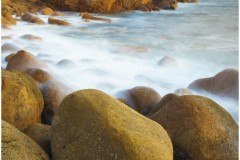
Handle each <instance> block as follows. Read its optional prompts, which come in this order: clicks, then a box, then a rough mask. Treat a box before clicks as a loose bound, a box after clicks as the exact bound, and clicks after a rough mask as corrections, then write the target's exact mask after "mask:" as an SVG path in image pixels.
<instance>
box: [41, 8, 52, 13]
mask: <svg viewBox="0 0 240 160" xmlns="http://www.w3.org/2000/svg"><path fill="white" fill-rule="evenodd" d="M41 12H42V14H43V15H52V14H53V12H54V11H53V10H52V9H51V8H49V7H45V8H43V9H42V11H41Z"/></svg>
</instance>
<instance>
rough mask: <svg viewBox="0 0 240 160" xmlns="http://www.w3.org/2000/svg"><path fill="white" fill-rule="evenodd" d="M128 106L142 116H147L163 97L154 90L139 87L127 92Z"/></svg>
mask: <svg viewBox="0 0 240 160" xmlns="http://www.w3.org/2000/svg"><path fill="white" fill-rule="evenodd" d="M127 94H128V97H129V99H130V101H129V102H128V104H130V106H131V107H132V108H134V109H135V110H136V111H138V112H139V113H141V114H142V115H147V114H148V113H149V112H150V111H151V110H152V109H153V108H154V107H155V105H156V104H157V103H158V102H159V101H160V99H161V96H160V95H159V94H158V93H157V92H156V91H155V90H154V89H152V88H149V87H143V86H138V87H134V88H132V89H129V90H128V91H127Z"/></svg>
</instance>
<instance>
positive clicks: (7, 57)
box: [5, 53, 15, 62]
mask: <svg viewBox="0 0 240 160" xmlns="http://www.w3.org/2000/svg"><path fill="white" fill-rule="evenodd" d="M14 55H15V53H11V54H9V55H7V56H6V57H5V61H6V62H9V61H10V59H11V58H12V57H13V56H14Z"/></svg>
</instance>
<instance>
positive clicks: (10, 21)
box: [2, 10, 17, 26]
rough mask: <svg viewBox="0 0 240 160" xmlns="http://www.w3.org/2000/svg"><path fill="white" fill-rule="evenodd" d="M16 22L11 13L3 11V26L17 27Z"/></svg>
mask: <svg viewBox="0 0 240 160" xmlns="http://www.w3.org/2000/svg"><path fill="white" fill-rule="evenodd" d="M16 24H17V22H16V20H15V19H14V18H13V17H12V14H11V12H9V11H7V10H2V26H10V25H16Z"/></svg>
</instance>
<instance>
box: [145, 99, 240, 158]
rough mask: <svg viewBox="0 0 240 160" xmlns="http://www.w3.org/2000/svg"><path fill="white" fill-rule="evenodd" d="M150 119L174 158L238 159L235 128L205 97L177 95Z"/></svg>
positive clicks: (223, 112) (212, 102)
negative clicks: (167, 140)
mask: <svg viewBox="0 0 240 160" xmlns="http://www.w3.org/2000/svg"><path fill="white" fill-rule="evenodd" d="M150 118H151V119H152V120H154V121H156V122H158V123H159V124H161V125H162V126H163V127H164V128H165V129H166V131H167V132H168V135H169V136H170V138H171V140H172V143H173V146H174V159H182V158H183V157H185V159H194V160H202V159H224V160H232V159H235V160H237V159H238V125H237V124H236V122H235V121H234V120H233V118H232V117H231V116H230V114H229V113H227V112H226V111H225V110H224V109H223V108H222V107H221V106H219V105H218V104H217V103H215V102H214V101H212V100H210V99H208V98H205V97H201V96H192V95H190V96H179V97H177V98H174V99H172V100H171V101H170V102H169V103H167V104H166V105H165V106H164V107H163V108H161V109H160V110H159V111H158V112H156V113H155V114H153V115H152V116H150Z"/></svg>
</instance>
